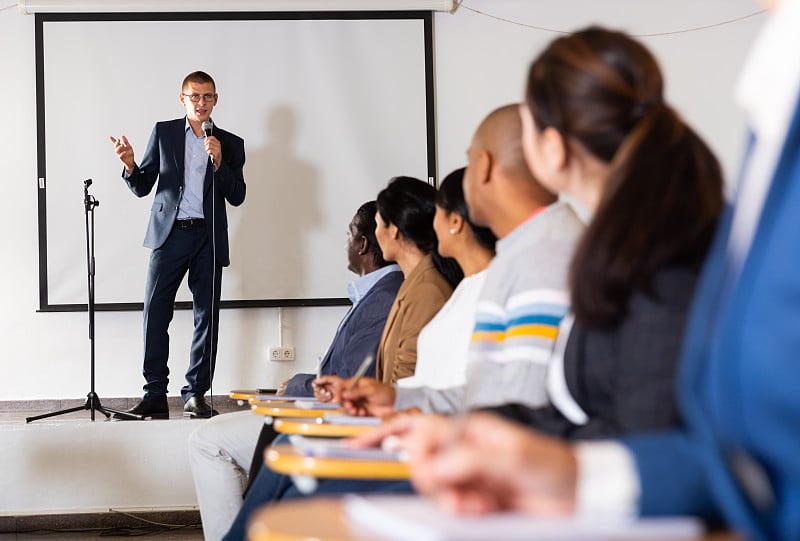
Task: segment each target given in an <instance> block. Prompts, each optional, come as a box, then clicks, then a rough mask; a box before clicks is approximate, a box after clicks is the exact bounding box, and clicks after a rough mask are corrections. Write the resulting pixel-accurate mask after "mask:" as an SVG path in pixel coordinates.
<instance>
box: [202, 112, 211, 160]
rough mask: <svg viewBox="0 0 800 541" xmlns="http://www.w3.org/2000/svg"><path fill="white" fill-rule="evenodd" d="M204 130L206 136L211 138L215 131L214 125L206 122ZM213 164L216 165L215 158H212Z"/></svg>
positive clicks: (203, 125)
mask: <svg viewBox="0 0 800 541" xmlns="http://www.w3.org/2000/svg"><path fill="white" fill-rule="evenodd" d="M202 128H203V131H204V132H205V134H206V137H211V132H212V131H214V123H213V122H211V121H210V120H204V121H203V124H202ZM211 163H212V164H214V156H211Z"/></svg>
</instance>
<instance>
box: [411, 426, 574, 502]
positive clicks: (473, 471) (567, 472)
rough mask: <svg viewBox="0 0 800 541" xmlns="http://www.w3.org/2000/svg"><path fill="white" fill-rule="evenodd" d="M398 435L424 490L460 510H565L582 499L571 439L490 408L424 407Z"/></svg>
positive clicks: (413, 475)
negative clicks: (450, 412) (461, 413)
mask: <svg viewBox="0 0 800 541" xmlns="http://www.w3.org/2000/svg"><path fill="white" fill-rule="evenodd" d="M407 422H408V423H409V424H408V426H407V427H406V428H407V430H406V432H405V435H403V436H401V437H400V438H399V443H400V446H401V447H402V449H404V451H405V452H406V453H407V454H408V457H409V463H410V465H411V480H412V483H413V484H414V487H415V488H416V489H417V490H418V491H419V492H420V493H421V494H426V495H429V496H431V497H433V498H436V499H438V500H439V501H440V502H441V503H443V504H444V505H445V507H448V508H450V509H451V510H454V511H457V512H466V513H487V512H493V511H499V510H513V511H521V512H526V513H531V514H537V515H562V514H567V513H571V512H573V511H574V507H575V492H576V483H577V461H576V458H575V453H574V451H573V449H572V447H571V446H570V445H569V444H568V443H566V442H564V441H562V440H559V439H556V438H552V437H549V436H544V435H542V434H539V433H536V432H534V431H533V430H530V429H528V428H526V427H523V426H520V425H517V424H512V423H510V422H508V421H505V420H503V419H501V418H500V417H497V416H496V415H491V414H487V413H474V414H471V415H469V416H468V417H467V418H466V419H457V420H454V419H448V418H445V417H439V416H430V415H418V416H415V417H414V418H412V419H410V420H408V419H407Z"/></svg>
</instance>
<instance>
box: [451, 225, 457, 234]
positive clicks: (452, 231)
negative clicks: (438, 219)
mask: <svg viewBox="0 0 800 541" xmlns="http://www.w3.org/2000/svg"><path fill="white" fill-rule="evenodd" d="M450 234H451V235H455V234H456V228H455V227H451V228H450Z"/></svg>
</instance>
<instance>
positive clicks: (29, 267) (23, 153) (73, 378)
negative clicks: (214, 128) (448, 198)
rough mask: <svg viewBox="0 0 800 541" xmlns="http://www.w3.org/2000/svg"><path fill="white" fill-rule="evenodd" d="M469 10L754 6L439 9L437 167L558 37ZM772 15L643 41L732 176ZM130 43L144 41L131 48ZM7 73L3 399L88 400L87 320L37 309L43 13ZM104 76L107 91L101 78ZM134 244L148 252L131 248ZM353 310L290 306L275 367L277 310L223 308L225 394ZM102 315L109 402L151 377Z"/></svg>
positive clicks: (99, 384) (680, 0)
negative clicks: (38, 54) (741, 90)
mask: <svg viewBox="0 0 800 541" xmlns="http://www.w3.org/2000/svg"><path fill="white" fill-rule="evenodd" d="M0 2H2V0H0ZM6 5H13V4H12V2H11V1H10V0H5V2H2V3H0V8H3V7H5V6H6ZM466 7H471V8H473V9H477V10H481V11H485V12H487V13H490V14H492V15H495V16H497V17H501V18H507V19H512V20H515V21H518V22H521V23H524V24H527V25H534V26H540V27H547V28H554V29H560V30H571V29H576V28H579V27H581V26H584V25H586V24H588V23H590V22H594V23H602V24H606V25H608V26H613V27H616V28H621V29H624V30H627V31H629V32H631V33H634V34H645V33H656V32H668V31H675V30H680V29H685V28H691V27H700V26H704V25H710V24H714V23H717V22H720V21H725V20H730V19H735V18H737V17H741V16H743V15H746V14H748V13H752V12H754V11H756V10H757V9H758V8H757V5H756V3H755V2H753V1H752V0H705V1H704V2H696V1H692V0H653V1H650V2H640V1H637V0H604V1H602V2H598V1H596V0H560V1H559V2H553V1H550V0H502V1H499V0H466V1H465V3H464V5H463V6H462V7H461V8H460V9H459V10H458V11H457V12H456V13H455V14H453V15H451V14H448V13H438V14H436V17H435V45H436V85H437V100H438V101H437V125H438V145H439V170H440V173H447V172H448V171H450V170H452V169H454V168H456V167H460V166H461V165H463V164H464V152H465V150H466V148H467V146H468V145H469V141H470V138H471V136H472V132H473V130H474V128H475V127H476V125H477V123H478V122H479V121H480V119H481V118H482V117H483V116H484V115H485V114H486V113H488V112H489V111H490V110H491V109H493V108H494V107H496V106H498V105H501V104H504V103H508V102H511V101H519V100H520V99H521V97H522V90H523V84H524V79H525V73H526V70H527V66H528V64H529V62H530V60H531V59H532V58H533V56H534V55H535V53H536V51H538V50H540V49H541V48H542V47H543V46H544V45H545V44H546V43H547V42H548V41H549V40H551V39H552V38H553V37H554V36H555V35H556V34H554V33H552V32H549V31H543V30H537V29H534V28H529V27H525V26H520V25H514V24H511V23H508V22H502V21H499V20H496V19H491V18H488V17H486V16H483V15H479V14H476V13H474V12H473V11H470V10H468V9H466ZM763 20H764V16H763V15H760V16H756V17H752V18H749V19H745V20H743V21H739V22H736V23H732V24H728V25H725V26H719V27H716V28H711V29H708V30H703V31H698V32H692V33H684V34H675V35H670V36H664V37H651V38H643V40H644V41H645V43H646V44H647V45H648V46H650V47H652V48H653V50H654V51H655V53H656V54H657V56H658V57H659V58H660V60H661V62H662V67H663V68H664V70H665V72H666V80H667V91H668V97H669V98H670V99H671V100H672V101H673V102H674V103H675V104H676V105H677V106H678V108H679V109H680V110H681V111H682V113H683V114H684V116H685V117H686V118H687V119H689V121H690V122H691V123H692V124H693V125H694V126H695V127H696V128H697V129H698V130H699V131H700V132H701V133H702V134H703V135H704V136H706V138H707V139H708V141H709V143H710V144H711V146H712V147H713V148H714V149H715V150H716V151H717V152H718V154H719V156H720V158H721V160H722V161H723V163H724V165H725V168H726V170H727V171H729V172H733V171H735V170H736V167H737V163H738V155H739V151H740V149H741V142H742V136H741V134H742V133H743V122H742V119H741V117H740V115H739V114H738V113H737V111H736V109H735V108H734V106H733V104H732V101H731V99H730V95H731V88H732V85H733V81H734V79H735V76H736V73H737V71H738V69H739V67H740V65H741V63H742V60H743V57H744V53H745V51H746V50H747V48H748V46H749V44H750V43H751V41H752V39H753V37H754V35H755V32H756V30H757V29H758V27H759V26H760V25H761V24H762V23H763ZM120 45H122V46H123V48H124V47H126V46H131V47H134V46H135V43H124V44H120ZM176 54H177V53H176ZM75 61H79V59H76V60H75ZM0 73H2V74H3V76H2V84H0V104H2V105H3V112H2V114H0V119H1V120H2V129H0V163H2V171H3V173H2V182H3V184H4V186H5V193H4V205H3V208H4V211H3V212H2V213H0V246H2V247H3V254H4V255H3V259H2V266H0V273H2V274H1V275H0V299H2V301H3V308H2V310H0V344H2V350H0V351H2V353H0V363H1V366H2V373H3V377H2V378H0V400H11V399H31V398H78V397H82V396H84V395H85V393H86V392H87V391H88V390H89V342H88V339H87V318H86V314H85V313H48V314H40V313H37V312H36V309H37V307H38V244H37V202H36V132H35V130H36V110H35V86H34V75H35V65H34V19H33V17H32V16H24V15H20V14H19V13H18V12H17V10H16V8H15V7H12V8H11V9H5V10H3V11H0ZM96 83H97V84H98V85H102V84H103V81H102V80H98V81H97V82H96ZM109 91H113V89H109ZM128 105H130V104H127V105H125V106H128ZM143 114H146V112H143ZM153 120H156V119H153ZM109 151H110V149H109ZM96 181H99V179H96ZM109 181H114V180H113V179H109ZM120 189H124V186H122V185H120ZM97 212H98V213H103V212H108V213H110V212H111V209H109V210H106V209H105V208H103V207H102V206H101V207H99V208H98V211H97ZM117 218H119V219H124V217H117ZM131 250H144V248H141V247H140V246H131ZM75 264H76V265H81V266H82V265H84V264H85V254H83V253H81V254H76V256H75ZM331 264H342V265H343V264H344V255H343V256H342V261H337V262H331ZM98 272H99V270H98ZM116 272H124V269H122V270H116ZM343 287H344V284H343ZM343 313H344V308H340V307H336V308H291V309H284V314H283V325H284V345H294V346H295V347H296V351H297V356H298V359H299V360H298V361H297V362H295V363H280V364H278V363H270V362H269V361H267V360H266V351H267V348H268V347H269V346H270V345H275V344H276V343H277V310H276V309H250V310H225V311H223V312H222V316H221V322H220V336H221V338H220V350H219V363H218V368H217V376H216V379H215V389H216V390H215V392H218V393H224V392H226V391H227V390H229V389H231V388H237V387H252V386H254V385H259V386H262V385H263V386H268V385H277V384H278V383H279V382H280V381H282V380H283V379H284V378H285V377H286V376H288V375H289V374H291V373H293V372H294V371H296V370H311V369H313V366H314V363H315V360H316V358H317V356H318V355H321V354H322V353H324V350H325V347H326V346H327V344H328V342H329V341H330V339H331V337H332V336H333V332H334V329H335V327H336V323H337V322H338V320H339V318H340V317H341V315H342V314H343ZM96 320H97V321H96V324H97V333H96V336H97V339H96V343H97V379H96V388H97V392H98V394H99V395H100V397H101V398H102V397H111V396H138V395H139V393H140V389H141V384H142V378H141V375H140V370H141V350H142V347H141V314H140V313H138V312H117V313H109V312H99V313H98V314H97V318H96ZM190 334H191V314H190V313H189V312H186V311H179V312H177V313H176V317H175V320H174V322H173V325H172V327H171V336H172V345H173V348H172V349H173V355H172V360H171V362H170V367H171V371H172V374H173V383H172V385H171V389H170V390H171V394H173V395H176V394H178V391H179V389H180V386H181V385H182V381H181V380H182V373H183V372H184V371H185V368H186V363H187V361H186V356H187V352H188V348H189V340H190Z"/></svg>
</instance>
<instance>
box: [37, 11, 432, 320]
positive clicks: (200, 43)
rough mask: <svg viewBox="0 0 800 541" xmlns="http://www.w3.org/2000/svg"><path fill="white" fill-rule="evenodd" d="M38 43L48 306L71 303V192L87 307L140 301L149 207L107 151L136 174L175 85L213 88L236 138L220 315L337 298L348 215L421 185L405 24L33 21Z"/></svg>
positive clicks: (413, 35) (423, 165)
mask: <svg viewBox="0 0 800 541" xmlns="http://www.w3.org/2000/svg"><path fill="white" fill-rule="evenodd" d="M41 33H42V51H43V65H42V66H40V67H39V69H41V70H42V73H43V77H44V79H43V86H42V88H43V96H40V105H41V104H42V102H43V107H44V130H43V131H44V136H43V139H44V144H45V148H44V162H43V163H44V169H45V172H42V171H41V170H40V177H44V178H45V183H44V186H46V188H45V189H46V219H47V228H46V235H47V259H46V260H47V302H48V304H49V305H69V304H81V303H85V302H86V294H87V293H86V283H87V281H86V277H87V268H86V235H85V222H84V220H85V215H84V206H83V181H84V179H86V178H92V179H93V185H92V186H91V188H90V193H91V194H93V195H94V196H95V197H96V198H97V200H99V201H100V205H99V206H98V207H97V208H96V209H95V211H94V221H95V260H96V265H95V268H96V274H95V283H96V285H95V299H96V302H97V303H140V302H141V301H142V296H143V292H144V282H145V277H146V270H147V261H148V257H149V250H148V249H146V248H143V247H142V239H143V237H144V232H145V228H146V226H147V221H148V219H149V213H150V206H151V204H152V198H153V193H151V194H150V195H149V196H147V197H144V198H141V199H140V198H137V197H135V196H134V195H133V194H132V193H131V192H130V191H129V189H128V188H127V186H126V184H125V183H124V181H123V180H122V178H121V177H120V173H121V169H122V166H121V164H120V162H119V161H118V160H117V158H116V156H115V155H114V151H113V145H112V144H111V143H110V141H109V140H108V137H109V136H110V135H113V136H115V137H118V136H120V135H122V134H125V135H126V136H127V137H128V139H129V141H130V142H131V144H132V146H133V148H134V151H135V152H136V157H137V161H138V160H139V159H140V158H141V156H142V154H143V152H144V149H145V147H146V144H147V140H148V137H149V135H150V132H151V130H152V127H153V125H154V123H155V122H156V121H158V120H167V119H172V118H179V117H181V116H183V107H182V106H181V104H180V102H179V100H178V97H179V93H180V85H181V82H182V80H183V77H184V76H185V75H186V74H188V73H189V72H191V71H195V70H197V69H201V70H203V71H206V72H208V73H210V74H211V75H212V76H213V77H214V78H215V80H216V84H217V91H218V93H219V103H218V104H217V106H216V107H215V109H214V113H213V120H214V122H215V124H217V125H219V126H220V127H221V128H224V129H226V130H228V131H231V132H233V133H235V134H237V135H239V136H241V137H243V138H244V140H245V151H246V157H247V161H246V164H245V181H246V183H247V197H246V199H245V202H244V204H243V205H242V206H240V207H237V208H233V207H231V206H228V219H229V231H228V235H229V239H230V245H231V266H230V267H228V268H226V269H225V271H224V273H223V287H222V299H223V301H225V300H233V301H239V300H243V301H259V300H275V299H330V298H340V297H344V296H345V293H346V290H345V284H346V283H347V281H348V280H350V279H352V277H353V275H352V274H350V273H349V272H348V271H347V269H346V257H345V252H344V243H345V238H346V236H345V234H346V231H347V225H348V223H349V221H350V219H351V217H352V215H353V213H354V212H355V210H356V209H357V208H358V206H359V205H360V204H361V203H363V202H364V201H367V200H370V199H374V197H375V196H376V195H377V192H378V191H379V190H380V189H381V188H382V187H383V186H385V184H386V182H387V181H388V179H389V178H391V177H392V176H396V175H410V176H415V177H417V178H421V179H427V177H428V171H429V151H428V148H429V146H428V137H427V134H428V118H427V115H426V99H427V91H428V89H427V84H426V51H425V35H424V34H425V25H424V21H423V19H421V18H404V19H393V18H390V19H343V20H340V19H313V20H307V19H305V20H304V19H298V20H293V19H263V20H262V19H257V20H253V19H247V20H244V19H242V20H172V19H170V20H105V19H103V20H57V19H56V20H49V19H45V20H44V21H43V23H42V32H41ZM41 122H42V119H40V126H41ZM41 137H42V134H41V133H40V143H41ZM41 153H42V149H41V148H40V154H41ZM41 163H42V158H41V155H40V169H42V165H41ZM190 298H191V296H190V293H189V292H188V289H186V287H185V286H183V287H182V289H181V291H180V292H179V296H178V300H190Z"/></svg>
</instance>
